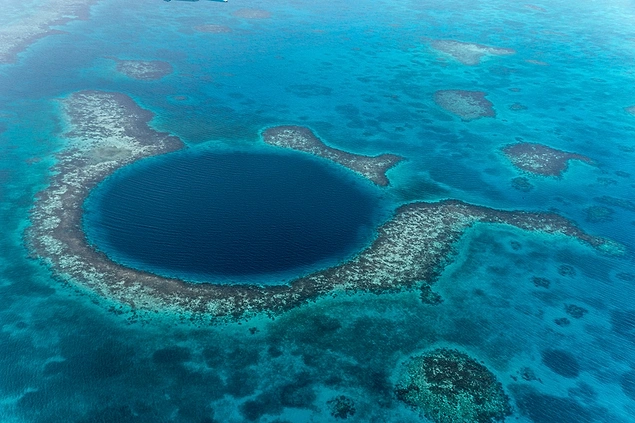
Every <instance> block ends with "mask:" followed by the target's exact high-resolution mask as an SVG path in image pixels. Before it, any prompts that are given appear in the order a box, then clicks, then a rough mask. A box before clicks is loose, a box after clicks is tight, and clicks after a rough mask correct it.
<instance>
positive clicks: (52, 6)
mask: <svg viewBox="0 0 635 423" xmlns="http://www.w3.org/2000/svg"><path fill="white" fill-rule="evenodd" d="M94 2H95V0H47V1H44V2H43V3H42V4H38V7H34V8H31V9H32V12H31V13H29V14H27V15H25V16H23V17H22V18H21V19H19V20H17V21H15V22H14V23H12V24H9V25H2V26H1V27H0V63H12V62H14V61H15V59H16V55H17V54H18V53H19V52H21V51H22V50H24V49H25V48H27V47H28V46H29V45H31V44H32V43H33V42H35V41H37V40H39V39H40V38H43V37H46V36H47V35H51V34H59V33H61V31H59V30H57V29H53V27H54V26H58V25H63V24H65V23H66V22H69V21H72V20H76V19H86V18H87V16H88V9H89V7H90V5H91V4H93V3H94Z"/></svg>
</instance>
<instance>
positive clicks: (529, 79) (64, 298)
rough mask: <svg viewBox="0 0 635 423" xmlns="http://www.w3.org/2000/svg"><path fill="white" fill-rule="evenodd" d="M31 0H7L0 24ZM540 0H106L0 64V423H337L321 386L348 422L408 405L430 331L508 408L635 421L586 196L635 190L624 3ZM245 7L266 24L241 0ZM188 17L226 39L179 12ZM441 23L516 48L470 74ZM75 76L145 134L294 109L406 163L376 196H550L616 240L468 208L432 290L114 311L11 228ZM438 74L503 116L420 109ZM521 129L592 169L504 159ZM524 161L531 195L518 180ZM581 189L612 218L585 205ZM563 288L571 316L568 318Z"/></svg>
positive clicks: (524, 136)
mask: <svg viewBox="0 0 635 423" xmlns="http://www.w3.org/2000/svg"><path fill="white" fill-rule="evenodd" d="M42 4H44V2H29V3H28V4H27V3H24V5H23V6H22V7H16V6H15V5H12V6H11V8H7V9H5V10H8V11H10V13H9V14H11V17H7V18H2V22H5V19H6V22H11V21H12V20H14V19H18V17H20V16H23V15H25V14H28V12H29V10H28V9H33V10H36V9H37V8H38V7H41V5H42ZM537 5H538V6H540V7H542V8H543V9H544V10H545V11H544V12H540V11H537V10H534V9H530V8H528V7H526V2H525V1H502V0H500V1H499V0H488V1H480V2H472V3H469V4H466V2H459V1H455V0H451V1H437V0H428V1H415V0H412V1H407V0H404V1H390V2H389V1H382V0H379V1H368V0H360V1H355V2H340V3H333V2H326V1H323V0H318V1H311V2H303V1H276V2H274V1H268V0H262V1H255V2H252V3H250V4H248V5H247V4H242V3H240V2H238V1H233V0H230V1H229V2H228V3H220V2H207V1H201V2H179V1H172V2H164V1H160V0H139V1H135V2H133V3H131V2H124V1H121V0H104V1H101V2H98V3H96V4H95V5H94V6H92V7H91V16H90V19H89V20H86V21H74V22H71V23H69V24H66V25H64V26H62V27H60V28H59V29H61V30H63V31H64V33H62V34H56V35H53V36H50V37H47V38H43V39H41V40H38V41H37V42H36V43H34V44H33V45H31V46H30V47H29V48H28V49H27V50H26V51H24V52H23V53H21V54H20V55H19V60H18V61H17V62H16V63H15V64H10V65H1V66H0V233H2V236H0V305H1V306H0V324H1V325H2V330H1V331H0V420H2V421H3V422H4V421H6V422H58V421H67V422H163V421H165V422H211V421H217V422H243V421H262V422H273V421H291V422H330V421H338V419H337V418H335V417H333V416H332V415H331V411H330V409H329V405H328V404H329V401H330V400H331V399H333V398H335V397H337V396H339V395H345V396H347V397H348V398H350V399H352V400H353V401H354V403H355V410H356V412H355V414H354V415H352V416H350V417H349V418H348V420H350V421H359V422H368V421H382V422H383V421H389V422H401V421H417V420H419V421H425V420H424V419H423V418H421V417H420V416H419V415H418V414H417V412H416V411H413V410H411V409H409V408H408V407H407V406H405V405H404V404H403V403H401V402H399V401H398V400H397V399H396V398H395V396H394V394H393V389H394V384H395V380H396V377H397V374H398V370H399V367H400V365H401V363H402V362H403V361H404V360H406V359H407V358H408V357H409V356H412V355H414V354H418V353H420V352H421V351H424V350H427V349H430V348H437V347H439V346H448V347H452V348H457V349H460V350H462V351H465V352H467V353H469V354H470V355H472V356H474V357H477V358H478V359H479V360H482V361H483V362H484V363H485V364H486V365H487V366H488V368H489V369H490V370H492V371H493V372H494V373H495V374H496V376H497V377H498V379H499V380H500V381H501V383H502V384H503V387H504V389H505V390H506V392H507V393H508V395H509V396H510V399H511V402H512V406H513V409H514V415H513V416H512V417H510V418H508V421H519V422H535V423H543V422H554V421H557V422H565V423H568V422H576V423H579V422H629V421H633V420H635V387H634V386H633V385H634V383H633V376H632V375H633V373H632V372H633V370H634V369H635V358H634V357H635V354H633V351H634V348H635V318H634V317H633V316H635V311H634V309H635V307H634V306H633V304H632V298H633V295H634V294H635V288H634V287H633V274H635V271H634V270H633V268H635V265H634V263H633V259H632V251H633V250H634V249H635V236H634V235H635V214H634V212H633V210H630V209H629V208H625V207H619V206H615V205H607V204H606V203H602V202H600V201H598V199H599V198H601V197H602V196H609V197H613V198H618V199H625V200H630V201H633V200H632V199H633V198H635V195H634V194H635V179H634V178H635V170H633V169H635V167H634V164H635V159H634V157H635V152H633V149H634V147H635V145H634V143H633V135H634V134H635V117H634V116H631V115H629V114H627V113H626V112H625V111H624V108H625V107H628V106H631V105H633V104H635V84H634V83H633V82H634V79H635V76H634V75H633V73H632V69H633V64H634V62H635V60H634V59H635V54H634V53H633V43H634V41H633V39H635V26H634V24H633V22H635V20H634V18H635V5H634V4H633V3H632V2H629V1H618V0H609V1H606V2H594V1H580V2H574V3H572V2H570V1H564V0H562V1H560V0H546V1H544V2H541V3H540V4H537ZM243 7H249V8H258V9H264V10H267V11H269V12H270V13H271V17H270V18H269V19H258V20H256V19H246V18H240V17H236V16H233V15H232V12H234V11H236V10H238V9H240V8H243ZM113 22H116V24H113ZM203 24H217V25H225V26H227V27H229V28H230V29H231V32H226V33H218V34H213V33H202V32H197V31H195V30H194V29H193V28H194V27H196V26H198V25H203ZM437 38H440V39H456V40H460V41H465V42H476V43H481V44H487V45H492V46H498V47H505V48H513V49H515V50H516V51H517V53H516V54H515V55H512V56H500V57H497V56H493V57H490V58H488V59H486V60H484V61H483V62H482V63H481V64H480V65H478V66H473V67H468V66H465V65H462V64H460V63H458V62H456V61H454V60H453V59H451V58H449V57H447V56H445V55H443V54H441V53H438V52H435V51H434V50H432V49H431V48H430V47H429V41H430V40H432V39H437ZM110 56H112V57H117V58H120V59H127V60H131V59H138V60H164V61H169V62H170V63H171V64H172V66H173V68H174V72H173V73H172V74H171V75H168V76H166V77H165V78H163V79H160V80H157V81H137V80H133V79H129V78H127V77H125V76H123V75H120V74H118V73H117V72H116V64H115V62H114V61H112V60H110V59H108V58H107V57H110ZM526 60H539V61H542V62H545V63H547V64H548V66H540V65H536V64H533V63H529V62H527V61H526ZM84 89H100V90H109V91H119V92H122V93H125V94H127V95H130V96H131V97H132V98H134V99H135V101H137V102H138V103H139V105H140V106H141V107H143V108H147V109H149V110H151V111H152V112H154V113H155V118H154V119H153V121H152V122H151V125H152V126H153V127H154V128H156V129H157V130H161V131H167V132H171V133H173V134H175V135H177V136H179V137H181V138H182V140H183V141H184V142H185V143H186V144H187V145H188V146H190V147H191V148H210V149H218V150H219V151H221V150H222V151H233V150H238V149H240V150H242V151H245V150H248V149H252V148H253V149H259V148H262V144H261V142H260V141H259V136H258V133H259V131H260V130H261V129H262V128H263V127H265V126H272V125H277V124H296V125H304V126H308V127H310V128H312V129H314V130H315V131H316V132H317V133H318V134H319V135H320V137H321V138H322V139H324V140H325V142H327V143H328V144H329V145H331V146H334V147H337V148H341V149H345V150H349V151H353V152H356V153H362V154H379V153H384V152H390V153H394V154H399V155H402V156H404V157H405V158H406V159H407V161H406V162H404V163H402V164H400V165H399V166H398V167H396V168H395V169H393V170H391V171H389V173H388V175H389V177H390V179H391V186H390V187H388V188H385V189H384V191H383V196H384V197H385V199H386V201H387V202H388V203H390V204H391V205H392V206H393V207H396V206H398V205H400V204H402V203H404V202H409V201H415V200H426V201H434V200H438V199H442V198H458V199H461V200H464V201H468V202H472V203H477V204H481V205H486V206H490V207H498V208H504V209H523V210H532V211H557V212H558V213H560V214H561V215H563V216H566V217H568V218H571V219H573V220H574V221H575V222H577V223H578V225H579V226H580V227H581V228H583V229H585V230H587V231H588V232H590V233H593V234H597V235H601V236H606V237H610V238H612V239H615V240H617V241H619V242H622V243H624V244H625V245H626V246H627V247H628V248H629V250H630V252H631V253H630V255H628V256H626V257H624V258H615V257H609V256H604V255H600V254H599V253H597V252H596V251H594V250H592V249H590V248H588V247H586V246H584V245H581V244H579V243H577V242H575V241H571V240H567V239H564V238H561V237H551V236H546V235H542V234H535V233H534V234H532V233H527V232H522V231H519V230H515V229H511V228H507V227H500V226H489V225H482V226H477V227H475V228H473V229H471V230H470V231H469V232H468V234H467V235H466V236H465V237H464V238H463V239H462V240H461V241H460V242H459V243H458V245H456V252H457V253H456V256H455V258H454V261H453V262H452V263H451V264H449V265H448V267H447V268H446V269H445V270H444V271H443V273H442V275H441V277H440V279H439V281H438V282H437V283H436V284H435V285H434V286H433V287H434V289H435V290H436V291H437V292H438V293H439V294H440V295H441V297H442V298H443V299H444V301H443V303H442V304H439V305H435V306H433V305H428V304H423V303H422V302H421V301H420V299H419V293H418V292H412V293H400V294H391V295H381V296H377V295H370V294H369V295H356V296H338V297H336V298H327V299H322V300H319V301H317V302H315V303H311V304H308V305H305V306H303V307H300V308H297V309H294V310H292V311H290V312H287V313H285V314H284V315H282V316H280V317H278V318H276V319H274V320H271V319H269V318H266V317H258V316H257V317H255V318H253V319H250V320H249V321H245V322H241V323H242V324H223V325H209V326H206V325H200V324H198V325H195V324H191V323H189V322H187V321H183V320H182V319H180V318H179V317H175V316H171V315H169V314H165V315H162V314H159V315H157V316H154V315H153V316H148V315H144V314H142V313H137V312H134V311H130V310H128V309H125V308H122V307H121V306H120V305H118V304H116V303H110V302H108V301H106V300H103V299H100V298H97V297H95V296H93V295H92V294H90V293H87V292H85V291H81V290H78V289H76V288H74V286H73V285H72V284H70V285H69V284H65V283H61V282H60V281H58V280H56V279H55V278H54V276H53V275H52V274H51V272H50V271H49V270H48V269H47V268H46V267H45V266H43V265H42V264H41V263H39V262H38V261H35V260H32V259H30V258H29V254H28V251H27V250H26V249H25V247H24V245H23V240H22V235H23V232H24V229H25V228H26V227H27V226H28V212H29V210H30V208H31V207H32V205H33V202H34V196H35V194H36V193H37V192H38V191H40V190H41V189H43V188H44V187H45V186H46V183H47V180H48V178H49V176H50V175H49V168H50V166H51V165H52V164H54V155H55V153H56V152H58V151H60V149H62V148H63V147H64V142H65V140H64V138H63V137H62V136H61V133H62V132H63V131H64V130H65V126H64V123H63V122H62V121H61V120H60V111H59V104H58V102H57V99H59V98H61V97H64V96H66V95H68V94H69V93H71V92H74V91H78V90H84ZM443 89H465V90H482V91H486V92H487V93H488V99H489V100H490V101H492V103H493V104H494V107H495V109H496V112H497V117H496V118H495V119H491V118H489V119H480V120H476V121H472V122H463V121H461V120H460V119H458V118H456V117H454V116H452V115H450V114H449V113H448V112H445V111H444V110H442V109H440V108H439V107H438V106H436V105H435V103H434V101H433V93H434V92H435V91H436V90H443ZM180 96H185V98H184V99H181V97H180ZM515 103H519V104H522V105H524V106H526V109H524V110H513V109H510V106H511V105H513V104H515ZM518 140H525V141H527V142H539V143H544V144H547V145H549V146H551V147H554V148H560V149H563V150H567V151H573V152H577V153H580V154H585V155H587V156H589V157H591V158H592V159H593V160H594V161H595V165H588V164H584V163H580V162H572V163H571V164H570V166H569V169H568V170H567V171H566V172H565V173H564V175H563V177H562V178H561V179H549V178H541V177H535V176H531V175H529V176H528V175H522V174H521V173H520V172H519V171H517V170H516V169H514V168H513V167H512V166H511V164H510V163H509V162H507V160H506V159H505V157H504V156H503V154H502V153H501V151H500V148H501V147H503V146H505V145H507V144H509V143H512V142H515V141H518ZM518 176H525V177H527V179H528V180H529V182H530V183H531V185H532V186H533V189H532V190H530V191H528V192H524V191H520V190H517V189H515V188H513V186H512V183H511V180H512V179H513V178H515V177H518ZM593 206H602V207H607V208H609V209H610V210H609V212H608V216H609V217H608V219H604V220H602V221H597V220H595V221H594V220H593V219H589V212H588V210H589V207H593ZM611 210H612V213H611ZM571 269H572V270H571ZM534 278H542V279H539V280H536V279H534ZM545 280H546V281H547V282H548V283H547V282H545ZM571 305H574V306H577V307H579V308H582V309H584V310H585V311H586V312H583V313H581V314H582V316H581V317H578V318H576V317H573V316H572V314H574V315H577V316H579V314H580V313H578V314H576V313H575V312H572V310H574V308H572V307H571ZM563 318H566V319H567V321H568V324H567V323H566V321H565V320H562V319H563ZM557 322H558V323H557ZM554 350H555V351H560V352H565V353H566V355H563V354H560V355H555V356H554V355H553V354H551V355H550V354H549V352H552V351H554ZM545 357H547V358H545ZM553 357H556V359H555V360H554V359H553ZM563 357H565V358H563ZM550 358H551V359H550ZM572 368H574V369H577V372H572V370H571V369H572ZM526 369H530V370H531V371H532V372H533V374H534V376H535V377H534V378H531V377H528V376H527V375H528V374H529V373H528V372H527V371H526ZM575 373H577V375H576V376H572V375H573V374H575ZM523 376H525V377H523Z"/></svg>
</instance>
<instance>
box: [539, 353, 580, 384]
mask: <svg viewBox="0 0 635 423" xmlns="http://www.w3.org/2000/svg"><path fill="white" fill-rule="evenodd" d="M541 356H542V362H543V363H544V365H545V366H547V367H548V368H550V369H551V370H552V371H553V372H555V373H557V374H559V375H560V376H562V377H566V378H576V377H578V375H579V374H580V365H579V364H578V361H577V360H576V359H575V357H573V355H572V354H570V353H568V352H566V351H563V350H555V349H548V350H544V351H542V353H541Z"/></svg>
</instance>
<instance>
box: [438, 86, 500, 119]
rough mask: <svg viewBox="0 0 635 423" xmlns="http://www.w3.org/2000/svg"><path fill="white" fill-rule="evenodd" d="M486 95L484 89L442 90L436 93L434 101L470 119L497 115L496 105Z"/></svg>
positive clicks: (449, 110)
mask: <svg viewBox="0 0 635 423" xmlns="http://www.w3.org/2000/svg"><path fill="white" fill-rule="evenodd" d="M485 96H486V94H485V93H484V92H482V91H463V90H440V91H437V92H435V93H434V101H435V103H437V104H438V105H439V106H440V107H442V108H444V109H445V110H447V111H448V112H451V113H454V114H455V115H457V116H459V117H460V118H461V119H463V120H465V121H470V120H475V119H479V118H482V117H495V116H496V111H495V110H494V105H493V104H492V102H491V101H489V100H488V99H486V98H485Z"/></svg>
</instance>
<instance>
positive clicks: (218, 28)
mask: <svg viewBox="0 0 635 423" xmlns="http://www.w3.org/2000/svg"><path fill="white" fill-rule="evenodd" d="M194 30H196V31H198V32H207V33H209V34H225V33H228V32H232V29H231V28H230V27H228V26H225V25H215V24H204V25H197V26H195V27H194Z"/></svg>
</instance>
